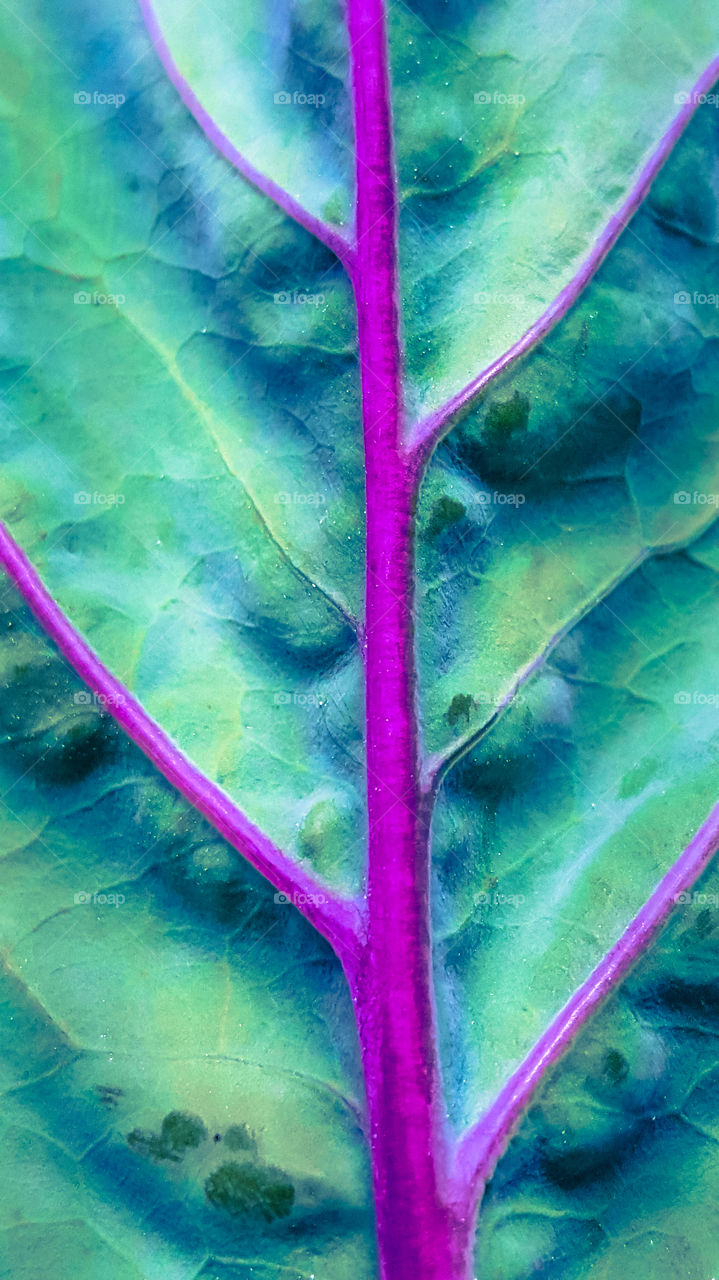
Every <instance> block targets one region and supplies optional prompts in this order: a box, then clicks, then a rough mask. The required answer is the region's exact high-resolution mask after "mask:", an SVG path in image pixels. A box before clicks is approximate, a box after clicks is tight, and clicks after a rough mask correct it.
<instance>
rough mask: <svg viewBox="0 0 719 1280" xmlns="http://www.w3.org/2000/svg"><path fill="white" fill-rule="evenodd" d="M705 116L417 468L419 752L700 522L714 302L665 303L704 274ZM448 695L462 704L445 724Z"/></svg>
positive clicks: (450, 735)
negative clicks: (528, 341) (462, 695)
mask: <svg viewBox="0 0 719 1280" xmlns="http://www.w3.org/2000/svg"><path fill="white" fill-rule="evenodd" d="M716 115H717V113H716V111H715V110H713V109H712V108H711V107H709V108H705V109H704V110H703V111H700V112H699V113H698V115H697V117H696V118H695V121H694V123H693V125H692V127H691V128H690V130H689V133H688V135H687V136H686V137H685V138H684V139H683V140H682V142H681V143H680V144H679V146H678V148H677V150H676V152H675V154H674V155H673V157H672V159H671V160H670V161H669V163H668V165H667V168H666V170H665V171H664V173H663V174H662V176H661V177H660V179H659V180H658V182H657V184H656V186H655V188H654V189H653V191H652V195H651V196H650V198H649V200H648V201H647V203H646V205H645V206H644V208H643V210H642V212H641V213H640V214H638V215H637V217H636V219H635V220H634V221H633V223H632V224H631V227H630V228H629V229H628V230H627V232H626V233H625V234H624V236H623V237H622V238H621V240H620V241H619V243H618V245H617V247H616V249H615V251H614V252H613V253H612V254H611V255H610V257H609V259H608V260H607V263H606V265H605V266H604V267H603V268H602V270H601V271H600V272H599V274H598V275H597V277H596V279H595V281H594V282H593V283H592V284H591V285H590V287H589V288H588V289H587V291H586V293H585V295H584V297H583V298H582V300H581V302H580V303H579V304H578V305H577V307H576V308H575V309H574V310H573V311H572V312H571V313H570V315H569V316H568V317H567V319H566V320H564V321H563V322H562V323H561V324H560V325H559V326H558V328H557V329H555V331H554V333H553V334H552V335H551V336H550V337H549V338H548V340H547V341H546V342H545V343H544V344H543V345H542V346H540V347H539V348H537V349H536V350H535V351H534V352H532V354H531V355H530V356H529V357H528V358H527V359H526V360H525V361H524V362H523V363H522V365H521V367H519V368H518V369H517V371H516V372H515V373H509V374H507V375H505V376H504V377H502V378H500V379H498V380H497V381H496V382H495V383H494V384H493V385H492V387H491V388H490V389H489V390H488V392H487V393H486V395H485V396H484V397H483V398H482V401H481V403H480V404H479V405H478V406H477V408H476V409H475V410H474V411H472V412H471V413H470V414H468V415H467V417H465V419H464V420H463V421H462V422H461V424H460V425H459V426H458V427H457V428H456V430H455V432H454V433H453V434H452V435H451V436H450V437H449V439H448V440H447V442H446V444H445V445H444V446H443V447H442V449H441V450H440V451H439V452H438V454H437V456H436V460H435V461H434V463H433V465H432V466H431V468H430V471H429V473H428V475H427V479H426V481H425V484H424V487H423V492H422V509H421V512H420V567H421V572H420V582H421V584H422V593H423V595H422V609H421V612H420V624H421V626H422V631H421V635H420V642H421V649H420V659H421V662H422V668H423V672H422V673H423V676H424V680H423V683H424V688H425V698H424V726H425V734H426V738H427V743H428V747H429V749H430V750H432V751H440V752H444V751H446V750H447V749H450V748H451V745H452V743H454V742H457V741H461V739H462V738H463V737H464V736H465V734H466V733H467V732H478V731H480V730H481V727H482V725H483V724H484V723H485V722H486V721H487V720H488V719H489V718H490V717H491V715H492V714H493V713H494V709H495V705H496V704H497V703H499V702H500V701H501V699H502V698H503V697H504V696H505V695H506V694H507V693H509V692H510V691H511V690H512V687H513V685H514V682H515V681H516V679H517V677H518V676H519V675H520V673H521V672H522V671H523V670H524V669H525V668H526V667H528V666H529V664H530V663H532V662H533V661H535V660H536V659H537V658H538V657H540V656H541V655H542V654H543V653H544V651H545V650H546V648H547V647H548V646H550V645H552V643H556V640H557V638H558V637H559V636H561V634H562V633H563V632H564V631H566V630H567V629H568V628H570V627H571V626H572V625H573V624H574V623H575V622H576V621H577V620H578V619H579V618H581V617H582V616H583V615H584V614H585V613H586V612H587V611H588V610H589V609H591V608H593V607H594V606H596V605H598V604H599V607H600V609H601V608H603V607H604V606H603V605H601V603H600V602H601V601H602V600H603V599H604V598H605V597H606V596H607V594H608V593H609V592H610V591H611V589H612V587H613V586H614V585H615V584H616V583H617V582H618V581H621V580H622V579H624V578H626V577H628V576H629V575H631V574H632V573H633V572H635V571H636V569H637V566H638V563H639V562H640V561H641V560H643V559H645V558H646V557H647V555H652V554H662V553H663V552H665V551H667V550H672V549H674V548H676V547H682V546H687V545H689V544H691V543H692V542H693V541H694V540H695V539H697V538H699V537H700V536H701V534H702V532H703V531H704V530H705V529H706V528H708V527H709V525H710V524H711V523H712V521H713V520H714V519H715V518H716V501H717V500H716V499H715V497H714V493H715V490H716V489H717V487H718V486H717V461H716V450H715V447H714V440H713V434H714V422H715V416H716V411H717V383H716V378H715V377H714V376H713V373H714V362H715V359H716V357H715V351H716V338H717V337H718V336H719V327H718V324H719V322H718V321H717V314H718V313H717V310H716V308H715V307H713V306H712V305H710V304H709V305H706V304H701V303H699V304H694V303H692V302H690V303H689V304H687V303H684V302H681V301H679V302H677V301H676V299H677V298H678V297H680V296H682V292H688V293H689V294H690V296H691V297H694V296H695V295H697V296H708V291H709V286H708V284H707V282H708V281H710V280H711V279H712V276H713V272H714V271H715V269H716V261H717V256H716V255H717V240H716V232H717V228H716V213H715V205H716V200H715V195H714V192H713V191H712V188H711V185H710V181H709V178H708V175H707V174H706V167H705V163H704V157H705V155H706V154H707V151H713V149H714V148H715V147H716V145H717V139H718V138H719V132H718V131H719V124H718V122H717V120H716ZM686 185H690V186H691V187H692V190H693V191H694V192H695V197H696V203H695V205H694V206H693V208H694V212H693V214H692V221H691V223H690V224H689V225H685V224H684V223H683V220H682V209H681V202H682V200H683V191H684V189H685V187H686ZM712 216H713V217H714V219H715V222H714V224H713V225H712V226H710V225H709V222H710V220H711V218H712ZM450 503H452V504H455V506H454V507H452V508H451V511H450V514H451V516H452V518H451V520H448V521H447V519H445V527H444V528H442V529H441V530H440V529H439V528H438V518H439V512H440V511H441V510H442V504H445V505H446V504H450ZM459 506H462V507H463V508H464V511H463V512H462V513H459ZM459 691H462V692H468V693H469V694H471V696H472V697H473V698H474V700H475V706H474V707H472V708H469V709H468V710H469V714H468V715H467V717H465V718H464V719H463V720H462V721H460V722H458V723H455V724H453V723H452V720H451V718H450V714H449V710H450V707H451V704H452V698H453V697H454V696H455V695H456V693H457V692H459Z"/></svg>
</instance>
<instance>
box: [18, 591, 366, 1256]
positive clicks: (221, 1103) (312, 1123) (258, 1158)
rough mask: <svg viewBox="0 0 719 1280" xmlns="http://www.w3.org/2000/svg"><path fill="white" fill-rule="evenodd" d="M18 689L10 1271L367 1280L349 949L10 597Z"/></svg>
mask: <svg viewBox="0 0 719 1280" xmlns="http://www.w3.org/2000/svg"><path fill="white" fill-rule="evenodd" d="M0 684H1V685H2V687H3V701H2V711H1V713H0V714H1V716H2V722H1V724H0V736H1V738H2V745H1V746H0V773H1V774H2V795H3V800H2V805H1V806H0V814H1V817H0V830H1V832H2V853H3V857H2V862H1V863H0V867H1V869H2V880H3V893H2V899H1V903H0V948H1V949H2V956H3V962H2V971H1V972H0V1003H1V1005H2V1023H3V1026H4V1028H5V1030H6V1044H5V1046H4V1052H3V1066H2V1074H1V1076H0V1089H1V1090H2V1094H3V1122H2V1131H3V1136H2V1146H3V1157H4V1158H3V1163H2V1176H1V1177H0V1206H1V1208H0V1219H1V1225H2V1231H3V1241H4V1243H3V1257H4V1260H5V1262H6V1265H7V1266H8V1267H9V1269H10V1272H11V1274H12V1275H13V1276H16V1275H17V1276H21V1277H22V1278H23V1280H40V1278H41V1277H42V1276H45V1275H47V1272H48V1269H51V1270H53V1271H54V1273H55V1274H58V1275H61V1276H65V1275H67V1276H68V1277H69V1276H77V1277H80V1278H81V1280H85V1277H87V1280H89V1277H90V1276H94V1275H96V1274H97V1268H98V1267H103V1266H104V1267H106V1268H109V1269H110V1271H111V1273H112V1275H113V1276H114V1275H116V1274H117V1275H118V1276H120V1277H121V1278H122V1280H130V1278H133V1280H134V1277H143V1278H144V1277H148V1280H154V1278H155V1277H157V1278H158V1280H159V1277H160V1276H162V1277H163V1278H164V1280H175V1277H178V1278H179V1277H182V1278H183V1280H184V1278H185V1277H187V1276H193V1275H199V1274H202V1273H203V1266H204V1264H205V1263H206V1262H207V1259H208V1258H212V1257H213V1256H217V1257H218V1258H220V1257H221V1258H223V1259H224V1266H225V1268H226V1271H225V1275H226V1276H227V1277H230V1276H231V1277H233V1280H234V1278H236V1277H243V1278H244V1277H246V1276H247V1275H249V1272H248V1271H246V1270H245V1268H246V1267H249V1266H250V1265H251V1263H252V1260H254V1262H255V1263H256V1264H257V1266H258V1267H259V1268H260V1274H261V1268H262V1267H263V1266H266V1267H267V1268H268V1269H270V1268H272V1267H274V1268H275V1269H277V1270H281V1269H282V1268H283V1267H290V1268H294V1269H295V1270H296V1272H297V1273H298V1274H306V1275H309V1274H310V1273H311V1272H312V1270H313V1269H315V1268H317V1267H319V1265H320V1264H322V1265H324V1260H325V1259H326V1258H327V1257H329V1256H331V1257H332V1259H333V1263H332V1265H333V1276H337V1277H338V1280H342V1277H345V1276H346V1277H348V1278H349V1277H350V1276H351V1275H352V1276H354V1275H357V1274H368V1273H369V1272H370V1271H371V1267H372V1254H373V1242H372V1215H371V1210H370V1208H369V1200H368V1196H369V1190H368V1181H367V1179H368V1173H367V1167H366V1156H365V1149H364V1140H363V1137H362V1134H361V1131H360V1128H359V1124H358V1113H357V1102H356V1099H357V1097H358V1096H359V1090H360V1089H361V1082H360V1080H359V1079H358V1077H357V1068H356V1060H355V1045H354V1029H353V1026H352V1014H351V1009H350V1007H349V1000H348V998H347V994H346V989H345V986H344V983H343V980H342V976H341V973H340V972H339V969H338V965H337V962H336V961H335V959H334V957H333V956H332V953H331V952H330V950H329V948H328V947H327V945H326V944H325V943H324V942H323V941H322V940H321V939H320V938H319V937H318V935H316V934H315V933H314V932H313V930H312V929H311V928H310V927H309V926H308V925H307V924H305V923H304V922H303V921H302V920H301V918H300V917H299V915H298V914H297V912H295V911H293V910H292V909H291V908H290V907H288V906H286V905H284V904H283V903H282V902H279V903H278V902H277V900H276V896H275V895H273V892H272V890H271V888H270V887H269V886H267V885H266V883H265V882H264V881H263V880H262V879H261V878H260V877H259V876H257V875H256V874H255V873H254V872H252V871H251V870H250V869H249V868H247V867H246V866H245V864H244V863H243V861H242V859H241V858H239V857H238V855H237V854H236V853H235V851H234V850H232V849H231V848H230V847H229V846H227V845H225V844H224V843H223V842H222V841H221V840H220V839H219V838H218V837H217V836H216V834H215V833H214V832H213V831H212V830H210V829H208V828H207V826H206V824H204V823H203V822H202V821H201V820H200V819H199V818H198V817H197V815H193V813H192V811H191V810H189V809H188V807H187V805H185V803H184V802H182V801H181V800H180V799H179V798H178V797H177V796H176V795H175V794H174V793H173V791H172V789H171V788H170V787H169V786H168V785H167V784H166V783H165V782H164V780H162V779H158V777H157V775H156V774H155V773H154V772H153V770H152V768H151V766H150V765H149V764H148V762H147V761H145V759H144V757H143V756H142V755H141V754H140V753H139V752H138V751H137V749H136V748H135V747H134V746H132V744H130V743H129V742H127V741H126V740H125V739H124V738H123V735H122V734H121V733H120V732H119V731H118V730H117V729H116V728H115V727H114V726H113V722H112V721H111V720H110V719H109V717H108V716H107V715H106V714H104V713H103V712H102V711H101V709H100V708H98V707H97V705H88V704H87V703H86V702H84V701H83V700H82V699H83V697H84V691H83V686H82V685H81V683H80V682H79V681H78V680H77V679H76V678H75V677H74V675H70V674H68V671H67V668H66V667H65V664H64V663H63V662H62V660H61V659H60V658H59V657H58V656H57V654H56V653H55V652H54V651H53V649H52V647H51V646H49V645H48V643H47V641H45V640H43V639H42V638H41V637H40V636H39V635H38V634H37V629H36V628H35V626H34V624H33V623H32V621H31V620H30V618H29V615H28V613H27V610H24V609H22V608H20V607H19V605H18V601H17V598H16V596H15V593H14V592H13V593H10V592H8V590H7V588H6V589H5V592H4V608H3V613H2V629H1V631H0ZM48 744H50V745H48ZM235 1168H239V1169H242V1170H243V1171H244V1172H243V1174H242V1177H241V1179H240V1180H239V1183H238V1185H237V1187H235V1189H234V1190H233V1187H234V1183H233V1180H232V1174H230V1175H228V1173H227V1170H228V1169H229V1170H232V1169H235ZM238 1188H239V1189H238ZM207 1265H208V1266H209V1265H210V1264H209V1263H207ZM269 1273H270V1272H269V1270H268V1274H269Z"/></svg>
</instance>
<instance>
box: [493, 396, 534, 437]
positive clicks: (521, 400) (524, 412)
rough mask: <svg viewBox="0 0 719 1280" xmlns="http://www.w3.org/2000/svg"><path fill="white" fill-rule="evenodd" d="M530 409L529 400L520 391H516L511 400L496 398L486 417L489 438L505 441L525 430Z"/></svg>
mask: <svg viewBox="0 0 719 1280" xmlns="http://www.w3.org/2000/svg"><path fill="white" fill-rule="evenodd" d="M529 409H530V404H529V400H528V399H527V397H526V396H523V395H522V394H521V393H520V392H519V391H515V393H514V395H513V396H512V398H511V400H495V402H494V404H491V405H490V406H489V409H488V410H487V417H486V419H485V435H486V437H487V440H488V441H490V442H491V441H493V440H496V441H497V442H498V443H505V442H506V440H507V437H508V436H509V437H511V436H514V435H516V434H517V432H519V431H524V430H525V429H526V427H527V423H528V422H529Z"/></svg>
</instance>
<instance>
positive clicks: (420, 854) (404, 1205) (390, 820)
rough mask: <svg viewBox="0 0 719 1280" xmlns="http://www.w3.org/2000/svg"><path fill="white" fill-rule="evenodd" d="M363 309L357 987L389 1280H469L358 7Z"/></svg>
mask: <svg viewBox="0 0 719 1280" xmlns="http://www.w3.org/2000/svg"><path fill="white" fill-rule="evenodd" d="M347 8H348V19H349V37H350V46H351V65H352V96H353V108H354V121H355V144H356V174H357V179H356V187H357V250H356V260H355V263H354V266H353V269H352V271H351V276H352V280H353V285H354V289H355V297H356V304H357V324H358V343H359V352H360V369H361V380H362V416H363V427H364V439H365V463H366V489H365V502H366V513H367V516H366V518H367V525H366V528H367V532H366V552H367V563H366V598H365V629H364V657H365V670H366V746H367V806H368V824H369V858H368V876H367V929H368V940H367V947H366V953H365V957H364V963H363V966H362V969H361V971H360V972H358V973H357V974H356V975H354V976H351V979H350V980H351V986H352V992H353V998H354V1002H355V1008H356V1014H357V1022H358V1028H359V1034H360V1042H361V1048H362V1057H363V1065H364V1072H365V1085H366V1093H367V1104H368V1112H369V1127H370V1140H371V1149H372V1166H373V1178H374V1188H375V1202H376V1210H377V1232H378V1243H379V1255H380V1270H381V1275H382V1280H418V1277H420V1276H421V1277H422V1280H449V1278H450V1277H452V1280H457V1278H458V1277H460V1276H462V1275H464V1274H465V1268H466V1265H467V1264H466V1259H465V1255H466V1243H467V1240H466V1233H465V1232H464V1231H463V1225H462V1224H461V1223H460V1222H459V1221H458V1220H457V1218H456V1217H455V1215H454V1210H453V1207H451V1206H450V1205H449V1204H448V1184H449V1140H448V1135H447V1134H446V1132H445V1118H444V1107H443V1101H442V1090H441V1083H440V1072H439V1065H438V1055H437V1035H436V1021H435V1010H434V997H433V986H432V955H431V943H430V914H429V821H428V819H429V815H428V810H427V805H426V801H425V798H424V797H423V795H422V794H421V790H420V783H419V777H420V761H419V748H418V730H417V705H416V673H415V655H414V577H415V567H414V550H413V524H414V495H415V484H416V477H415V476H414V474H413V468H412V467H411V465H410V464H409V463H408V460H407V458H406V456H405V454H404V449H403V444H402V440H403V417H404V415H403V388H402V352H401V343H400V336H399V334H400V307H399V297H398V293H399V290H398V270H397V207H398V203H397V191H396V176H395V168H394V151H393V131H392V117H391V99H390V82H389V66H388V52H387V33H386V27H385V14H384V5H383V3H382V0H348V5H347Z"/></svg>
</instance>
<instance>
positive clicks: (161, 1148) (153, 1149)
mask: <svg viewBox="0 0 719 1280" xmlns="http://www.w3.org/2000/svg"><path fill="white" fill-rule="evenodd" d="M127 1145H128V1147H131V1148H132V1150H133V1151H137V1153H138V1155H141V1156H148V1157H149V1158H150V1159H151V1160H174V1162H175V1164H179V1162H180V1160H181V1159H182V1156H179V1155H177V1153H176V1152H175V1151H172V1150H171V1149H170V1148H169V1147H168V1146H166V1144H165V1143H164V1142H163V1141H162V1138H160V1137H159V1136H158V1135H157V1134H156V1133H153V1132H152V1130H151V1129H133V1131H132V1133H128V1135H127Z"/></svg>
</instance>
